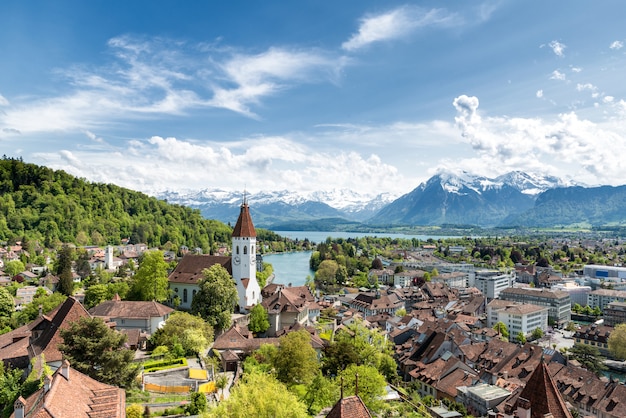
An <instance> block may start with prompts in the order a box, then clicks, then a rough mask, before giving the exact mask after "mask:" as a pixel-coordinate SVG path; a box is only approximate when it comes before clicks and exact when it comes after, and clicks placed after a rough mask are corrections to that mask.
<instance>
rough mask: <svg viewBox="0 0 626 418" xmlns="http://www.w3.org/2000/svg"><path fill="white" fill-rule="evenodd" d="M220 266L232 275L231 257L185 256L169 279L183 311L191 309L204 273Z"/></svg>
mask: <svg viewBox="0 0 626 418" xmlns="http://www.w3.org/2000/svg"><path fill="white" fill-rule="evenodd" d="M214 264H220V265H221V266H222V267H224V268H225V269H226V271H228V273H229V274H231V275H232V268H231V266H232V262H231V257H228V256H222V255H196V254H185V255H184V256H183V258H182V259H181V260H180V262H179V263H178V265H176V268H175V269H174V271H172V272H171V273H170V275H169V277H168V281H169V286H170V290H171V291H172V294H173V297H174V298H177V299H178V302H179V305H178V306H179V307H180V308H181V309H185V310H189V309H191V301H192V300H193V297H194V296H195V295H196V293H198V289H199V287H198V282H199V281H200V279H202V278H203V277H204V275H203V273H202V271H203V270H204V269H208V268H209V267H211V266H212V265H214Z"/></svg>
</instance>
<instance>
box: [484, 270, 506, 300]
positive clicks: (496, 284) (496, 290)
mask: <svg viewBox="0 0 626 418" xmlns="http://www.w3.org/2000/svg"><path fill="white" fill-rule="evenodd" d="M514 282H515V275H514V274H511V273H504V274H503V273H501V272H499V271H477V272H476V280H475V283H474V285H475V286H476V287H477V288H478V290H480V291H481V292H482V294H483V295H484V296H485V297H486V298H487V300H491V299H496V298H497V297H498V296H500V292H501V291H502V290H503V289H506V288H508V287H511V286H513V283H514Z"/></svg>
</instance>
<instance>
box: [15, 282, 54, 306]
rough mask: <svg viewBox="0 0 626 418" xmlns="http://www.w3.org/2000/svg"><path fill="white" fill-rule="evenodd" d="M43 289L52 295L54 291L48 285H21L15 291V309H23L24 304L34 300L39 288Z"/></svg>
mask: <svg viewBox="0 0 626 418" xmlns="http://www.w3.org/2000/svg"><path fill="white" fill-rule="evenodd" d="M38 289H42V290H43V291H44V292H46V294H48V295H51V294H52V291H51V290H50V289H48V288H47V287H38V286H24V287H20V288H18V289H17V290H16V291H15V309H16V310H18V311H19V310H21V309H22V307H23V306H24V305H28V304H29V303H31V302H32V301H33V299H34V298H35V295H36V294H37V290H38Z"/></svg>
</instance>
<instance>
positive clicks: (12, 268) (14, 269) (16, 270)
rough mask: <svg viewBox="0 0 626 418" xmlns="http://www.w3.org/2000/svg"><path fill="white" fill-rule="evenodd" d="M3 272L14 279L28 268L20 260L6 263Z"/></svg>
mask: <svg viewBox="0 0 626 418" xmlns="http://www.w3.org/2000/svg"><path fill="white" fill-rule="evenodd" d="M3 270H4V272H5V273H6V274H8V275H9V276H11V277H13V276H16V275H18V274H20V273H21V272H23V271H24V270H26V267H25V266H24V263H22V262H21V261H20V260H11V261H7V262H6V263H5V265H4V269H3Z"/></svg>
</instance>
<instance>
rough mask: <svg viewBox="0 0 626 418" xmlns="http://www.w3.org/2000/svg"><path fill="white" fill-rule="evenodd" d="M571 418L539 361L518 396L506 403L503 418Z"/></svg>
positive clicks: (543, 363) (554, 384)
mask: <svg viewBox="0 0 626 418" xmlns="http://www.w3.org/2000/svg"><path fill="white" fill-rule="evenodd" d="M539 417H542V418H543V417H551V418H572V414H571V413H570V411H569V409H568V408H567V405H566V404H565V400H564V399H563V397H562V396H561V393H560V392H559V390H558V389H557V385H556V383H554V380H552V377H550V371H549V370H548V367H547V366H546V364H545V362H544V361H543V359H542V361H541V363H540V364H539V367H537V368H536V369H535V370H534V371H533V374H532V375H531V376H530V378H529V379H528V382H526V386H524V389H522V391H521V392H520V393H519V395H518V396H516V397H513V398H512V399H511V400H510V401H507V404H506V406H505V411H504V418H539Z"/></svg>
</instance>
